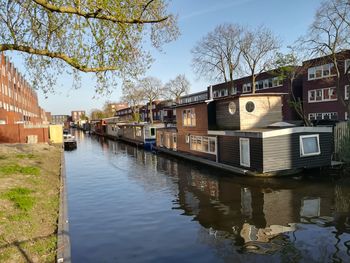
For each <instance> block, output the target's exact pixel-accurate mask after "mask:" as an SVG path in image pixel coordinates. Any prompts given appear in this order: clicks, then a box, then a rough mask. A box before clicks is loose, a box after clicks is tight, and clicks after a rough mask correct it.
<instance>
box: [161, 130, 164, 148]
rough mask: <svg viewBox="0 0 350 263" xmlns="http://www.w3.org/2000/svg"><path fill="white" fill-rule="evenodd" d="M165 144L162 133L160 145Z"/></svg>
mask: <svg viewBox="0 0 350 263" xmlns="http://www.w3.org/2000/svg"><path fill="white" fill-rule="evenodd" d="M163 145H164V134H163V133H161V134H160V146H163Z"/></svg>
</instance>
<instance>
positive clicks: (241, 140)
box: [239, 138, 250, 167]
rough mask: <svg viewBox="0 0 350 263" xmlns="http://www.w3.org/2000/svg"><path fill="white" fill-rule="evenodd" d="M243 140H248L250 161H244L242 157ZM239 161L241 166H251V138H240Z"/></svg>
mask: <svg viewBox="0 0 350 263" xmlns="http://www.w3.org/2000/svg"><path fill="white" fill-rule="evenodd" d="M243 142H248V156H249V158H248V163H243V162H242V161H243V158H242V154H243V152H242V151H241V149H242V143H243ZM239 163H240V165H241V166H245V167H250V140H249V138H239Z"/></svg>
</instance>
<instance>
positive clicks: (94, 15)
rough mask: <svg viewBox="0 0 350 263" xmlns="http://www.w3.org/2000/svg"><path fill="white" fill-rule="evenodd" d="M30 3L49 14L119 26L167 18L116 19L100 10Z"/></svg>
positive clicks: (38, 0) (37, 1) (47, 3)
mask: <svg viewBox="0 0 350 263" xmlns="http://www.w3.org/2000/svg"><path fill="white" fill-rule="evenodd" d="M32 1H33V2H35V3H36V4H38V5H40V6H41V7H43V8H45V9H46V10H48V11H50V12H56V13H61V14H72V15H77V16H81V17H84V18H86V19H91V18H93V19H101V20H106V21H111V22H114V23H120V24H153V23H159V22H163V21H165V20H167V19H168V18H169V17H168V16H166V17H161V18H159V19H149V20H148V19H145V20H144V19H141V17H140V18H138V19H136V18H134V19H118V18H117V17H115V16H113V15H104V14H101V9H98V10H96V11H95V12H84V11H82V10H80V9H77V8H75V7H73V6H56V5H53V4H50V3H49V2H48V1H47V0H32ZM152 1H153V0H152ZM152 1H150V2H152ZM150 2H148V3H147V5H146V6H145V8H147V7H148V5H149V4H150ZM143 12H144V10H143V11H142V13H143ZM141 15H142V14H141Z"/></svg>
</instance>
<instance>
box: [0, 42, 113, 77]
mask: <svg viewBox="0 0 350 263" xmlns="http://www.w3.org/2000/svg"><path fill="white" fill-rule="evenodd" d="M7 50H16V51H21V52H25V53H28V54H33V55H41V56H46V57H50V58H57V59H61V60H63V61H64V62H66V63H67V64H69V65H70V66H72V67H73V68H76V69H78V70H80V71H83V72H103V71H111V70H118V69H119V68H118V67H116V66H106V67H89V66H87V65H81V64H80V63H79V62H77V61H76V60H75V58H73V57H70V56H68V55H67V54H65V53H59V52H51V51H49V50H47V49H36V48H32V47H30V46H24V45H16V44H0V52H2V51H7Z"/></svg>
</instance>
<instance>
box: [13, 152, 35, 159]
mask: <svg viewBox="0 0 350 263" xmlns="http://www.w3.org/2000/svg"><path fill="white" fill-rule="evenodd" d="M16 158H17V159H35V158H37V156H36V155H34V154H31V153H29V154H17V155H16Z"/></svg>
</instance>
